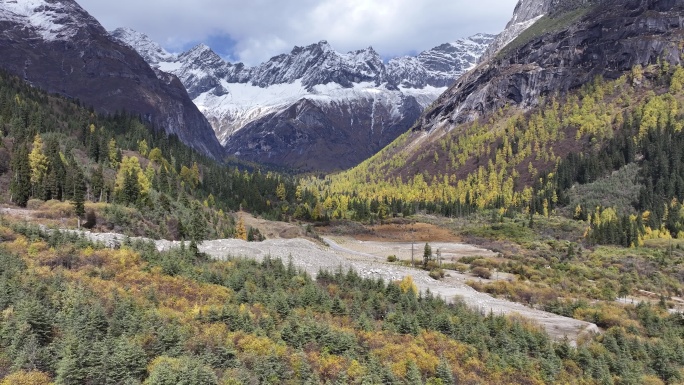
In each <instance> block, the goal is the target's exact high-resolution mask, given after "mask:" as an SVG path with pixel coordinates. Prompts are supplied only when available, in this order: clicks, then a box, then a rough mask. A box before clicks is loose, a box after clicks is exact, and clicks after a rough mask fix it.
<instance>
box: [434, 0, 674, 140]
mask: <svg viewBox="0 0 684 385" xmlns="http://www.w3.org/2000/svg"><path fill="white" fill-rule="evenodd" d="M538 3H539V2H536V3H535V4H537V5H539V4H538ZM542 3H543V4H542V5H545V4H547V2H542ZM521 4H523V5H525V4H526V1H525V0H523V2H522V3H521ZM548 4H549V7H548V8H542V10H546V11H547V12H549V16H543V17H542V18H541V19H539V20H537V21H536V22H535V25H533V26H531V27H530V28H529V29H528V30H527V31H526V32H525V33H523V34H522V35H520V36H519V37H518V38H517V39H516V40H515V41H513V42H512V43H510V44H511V45H510V46H509V47H506V48H504V49H503V50H502V51H500V52H499V54H497V55H494V56H490V57H489V58H488V59H486V60H485V61H484V62H482V63H481V64H480V65H478V66H477V67H476V68H475V69H474V70H473V71H471V72H469V73H468V74H467V75H465V76H464V77H462V78H461V79H459V81H458V82H457V83H456V84H455V85H454V86H453V87H451V88H450V89H449V90H448V91H447V92H446V93H444V94H443V95H442V96H441V97H440V98H439V99H438V101H437V102H436V103H435V107H434V108H433V109H431V110H430V111H426V112H425V114H424V115H423V117H422V119H421V125H420V126H421V129H423V130H428V131H429V130H433V129H435V128H437V127H445V128H447V129H450V128H452V127H454V125H456V124H459V123H462V122H466V121H471V120H474V119H476V118H478V117H481V116H483V115H485V114H488V113H490V112H492V111H495V110H497V109H499V108H502V107H504V106H506V105H513V106H520V107H522V108H527V107H530V106H534V105H535V104H536V103H537V101H538V100H539V97H541V96H545V95H550V94H554V93H556V92H561V93H562V92H565V91H567V90H570V89H573V88H576V87H579V86H581V85H583V84H586V83H587V82H589V81H591V80H592V79H593V78H594V77H596V76H604V77H606V78H609V79H612V78H617V77H619V76H621V75H622V74H624V73H625V72H626V71H629V70H630V69H631V68H632V67H633V66H636V65H638V64H640V65H644V66H645V65H648V64H652V63H656V61H657V60H659V59H660V60H668V61H670V62H671V63H680V58H681V53H682V48H681V36H682V33H683V32H684V30H683V28H684V18H683V17H682V15H684V2H682V1H677V0H626V1H617V0H604V1H594V2H585V1H577V2H573V3H571V4H563V5H561V4H560V3H557V2H555V1H549V2H548ZM570 5H573V6H570ZM554 6H555V8H554ZM518 8H519V9H522V5H521V6H519V7H518ZM533 9H534V11H530V13H526V15H528V16H526V17H534V15H535V14H536V13H537V11H538V10H539V8H534V7H533ZM516 12H517V11H516ZM532 20H534V18H533V19H532ZM565 24H568V25H565ZM535 31H538V32H535Z"/></svg>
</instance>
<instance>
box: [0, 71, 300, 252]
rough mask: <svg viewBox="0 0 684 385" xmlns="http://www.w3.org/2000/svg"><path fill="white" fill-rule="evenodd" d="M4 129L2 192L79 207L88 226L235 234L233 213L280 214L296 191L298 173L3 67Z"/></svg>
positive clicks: (59, 208) (174, 235) (151, 233)
mask: <svg viewBox="0 0 684 385" xmlns="http://www.w3.org/2000/svg"><path fill="white" fill-rule="evenodd" d="M0 129H1V130H2V141H1V143H0V185H2V186H3V188H2V189H1V190H2V191H3V193H2V194H1V195H0V199H2V200H4V201H5V202H12V203H14V204H16V205H18V206H22V207H25V206H27V205H29V206H30V207H32V208H41V209H43V211H45V212H46V213H45V215H46V216H48V217H53V218H54V219H59V218H62V219H63V218H65V217H66V218H67V219H68V218H70V217H73V218H75V217H76V216H78V217H81V218H83V219H84V222H85V225H86V226H87V227H98V228H103V229H108V230H112V229H113V230H116V231H121V232H125V233H127V234H130V235H144V236H148V237H153V238H168V239H194V240H196V241H197V240H201V239H205V238H216V237H231V236H235V235H238V234H237V233H236V231H235V221H234V218H232V217H230V216H229V215H228V213H230V212H233V211H238V210H240V209H244V210H247V211H251V212H254V213H256V214H262V215H265V216H267V217H271V218H274V219H277V218H281V217H282V216H283V215H284V214H285V213H286V212H287V210H283V209H281V206H283V205H284V206H286V205H287V202H288V200H294V190H295V188H294V182H293V181H292V179H291V178H288V177H284V176H282V175H279V174H275V173H271V172H268V173H261V172H260V171H259V170H257V169H256V168H254V167H252V166H250V165H242V166H241V167H239V168H238V167H236V166H234V167H231V166H227V165H223V164H219V163H217V162H215V161H214V160H211V159H208V158H205V157H203V156H201V155H199V154H198V153H197V152H195V151H194V150H191V149H190V148H188V147H187V146H185V145H183V144H182V143H180V141H179V140H178V139H177V138H176V137H168V136H166V135H165V134H163V133H159V132H158V131H156V130H152V129H150V128H149V127H146V126H145V125H143V124H142V123H141V122H140V120H139V119H138V118H137V117H134V116H131V115H129V114H127V113H125V112H124V111H122V112H120V113H117V114H116V115H114V116H101V115H97V114H95V113H94V112H93V111H92V110H89V109H86V108H84V107H81V106H79V105H78V101H76V103H74V102H71V101H68V100H65V99H63V98H60V97H56V96H49V95H47V94H45V93H43V92H42V91H40V90H37V89H35V88H32V87H29V86H27V85H26V84H24V83H23V82H22V81H20V80H19V79H17V78H14V77H11V76H8V75H4V74H3V75H2V76H0ZM287 191H290V194H287V193H286V192H287ZM43 201H48V203H42V202H43ZM59 201H68V202H71V203H70V204H61V205H60V204H58V203H57V202H59ZM50 202H52V203H50ZM86 209H87V210H86ZM86 211H88V213H87V215H86Z"/></svg>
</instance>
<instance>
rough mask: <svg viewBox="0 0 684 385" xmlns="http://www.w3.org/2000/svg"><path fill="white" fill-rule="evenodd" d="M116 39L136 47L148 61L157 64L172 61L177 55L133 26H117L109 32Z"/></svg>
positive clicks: (153, 64)
mask: <svg viewBox="0 0 684 385" xmlns="http://www.w3.org/2000/svg"><path fill="white" fill-rule="evenodd" d="M109 34H110V35H111V36H112V37H114V38H115V39H117V40H119V41H121V42H122V43H124V44H126V45H128V46H129V47H131V48H133V49H135V50H136V51H137V52H138V53H139V54H140V56H142V57H143V59H145V61H146V62H147V63H149V64H150V65H152V66H156V65H158V64H159V63H161V62H167V61H172V60H174V59H175V55H173V54H171V53H169V52H168V51H166V50H165V49H164V48H162V46H161V45H159V44H158V43H157V42H155V41H154V40H152V39H151V38H150V37H149V36H147V35H146V34H144V33H141V32H138V31H136V30H134V29H131V28H117V29H116V30H114V31H111V32H110V33H109Z"/></svg>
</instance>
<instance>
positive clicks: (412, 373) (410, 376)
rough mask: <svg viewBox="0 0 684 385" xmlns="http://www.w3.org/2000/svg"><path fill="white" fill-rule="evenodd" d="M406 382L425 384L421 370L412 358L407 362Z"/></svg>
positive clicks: (415, 384)
mask: <svg viewBox="0 0 684 385" xmlns="http://www.w3.org/2000/svg"><path fill="white" fill-rule="evenodd" d="M406 384H407V385H423V379H422V377H421V375H420V370H419V369H418V365H416V363H415V361H413V360H410V361H408V363H407V364H406Z"/></svg>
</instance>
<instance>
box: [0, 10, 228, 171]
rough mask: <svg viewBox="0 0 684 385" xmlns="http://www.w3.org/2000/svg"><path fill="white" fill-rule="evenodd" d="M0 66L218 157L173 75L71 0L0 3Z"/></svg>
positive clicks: (213, 142)
mask: <svg viewBox="0 0 684 385" xmlns="http://www.w3.org/2000/svg"><path fill="white" fill-rule="evenodd" d="M0 30H1V31H2V32H1V33H0V56H1V57H2V58H3V59H2V62H1V63H0V66H1V67H2V68H4V69H6V70H8V71H10V72H11V73H14V74H17V75H19V76H21V77H22V78H23V79H25V80H27V81H29V82H30V83H31V84H33V85H34V86H36V87H39V88H42V89H45V90H46V91H48V92H52V93H58V94H61V95H65V96H67V97H70V98H74V99H79V100H80V101H81V102H82V103H83V104H85V105H89V106H93V107H94V108H95V110H96V111H98V112H100V113H105V114H114V113H116V112H118V111H124V110H125V111H127V112H129V113H130V112H132V113H137V114H139V115H141V116H142V117H143V119H144V120H146V121H148V122H150V123H152V124H154V125H155V126H156V127H158V128H159V129H164V130H166V132H168V133H170V134H175V135H177V136H178V137H179V138H180V139H181V140H183V141H184V142H185V143H188V144H189V145H191V146H192V147H194V148H195V149H197V150H199V151H201V152H203V153H205V154H207V155H210V156H213V157H215V158H222V155H223V149H222V148H221V146H220V144H219V143H218V141H217V140H216V138H215V136H214V134H213V132H212V129H211V126H210V125H209V123H208V122H207V120H206V118H205V117H204V116H203V115H202V114H201V113H200V111H199V110H198V109H197V108H196V106H195V105H194V104H193V103H192V100H191V99H190V98H189V97H188V95H187V92H186V91H185V89H184V88H183V86H182V84H181V83H180V82H179V81H178V79H177V78H176V77H174V76H170V75H167V74H161V73H159V74H158V73H157V72H156V71H155V70H153V69H152V68H151V67H150V66H149V65H148V64H147V63H146V62H145V61H144V60H143V59H142V58H141V57H140V55H138V54H137V53H136V52H135V51H134V50H132V49H130V48H129V47H127V46H125V45H123V44H121V43H120V42H118V41H116V40H114V39H112V38H111V37H110V36H109V34H108V33H107V31H106V30H105V29H104V28H103V27H102V26H101V25H100V24H99V23H98V22H97V20H95V19H94V18H93V17H92V16H90V15H89V14H88V13H87V12H86V11H85V10H83V9H82V8H81V7H80V6H79V5H78V4H77V3H76V2H75V1H73V0H2V1H0Z"/></svg>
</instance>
